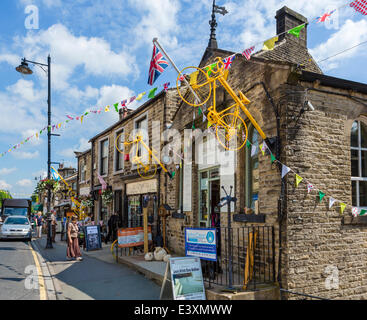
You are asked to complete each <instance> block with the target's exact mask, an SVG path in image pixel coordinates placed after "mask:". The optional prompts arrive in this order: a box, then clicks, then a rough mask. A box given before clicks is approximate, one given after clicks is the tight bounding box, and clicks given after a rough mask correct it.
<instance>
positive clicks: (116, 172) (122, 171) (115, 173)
mask: <svg viewBox="0 0 367 320" xmlns="http://www.w3.org/2000/svg"><path fill="white" fill-rule="evenodd" d="M124 171H125V170H124V169H122V170H119V171H115V172H114V173H113V175H114V176H116V175H118V174H123V173H124Z"/></svg>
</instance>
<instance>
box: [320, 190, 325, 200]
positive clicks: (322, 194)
mask: <svg viewBox="0 0 367 320" xmlns="http://www.w3.org/2000/svg"><path fill="white" fill-rule="evenodd" d="M319 197H320V203H321V202H322V199H323V198H324V197H325V193H323V192H322V191H319Z"/></svg>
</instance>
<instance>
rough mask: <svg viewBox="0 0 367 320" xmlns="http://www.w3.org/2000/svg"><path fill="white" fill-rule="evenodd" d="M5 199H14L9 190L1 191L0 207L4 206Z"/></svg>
mask: <svg viewBox="0 0 367 320" xmlns="http://www.w3.org/2000/svg"><path fill="white" fill-rule="evenodd" d="M4 199H13V197H12V196H11V194H10V192H9V191H7V190H0V206H2V205H3V200H4Z"/></svg>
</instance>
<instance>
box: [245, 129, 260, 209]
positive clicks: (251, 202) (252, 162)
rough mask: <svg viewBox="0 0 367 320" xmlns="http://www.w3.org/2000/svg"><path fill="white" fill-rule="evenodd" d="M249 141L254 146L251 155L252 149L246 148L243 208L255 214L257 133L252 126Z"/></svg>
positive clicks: (257, 185)
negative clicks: (254, 148)
mask: <svg viewBox="0 0 367 320" xmlns="http://www.w3.org/2000/svg"><path fill="white" fill-rule="evenodd" d="M248 132H249V133H248V139H249V141H250V142H251V143H252V144H253V145H254V146H256V152H254V153H253V154H252V155H251V153H252V148H250V149H248V148H246V156H245V159H246V160H245V161H246V163H245V207H246V208H249V209H252V210H253V212H254V213H255V211H256V204H257V202H258V197H259V138H260V136H259V133H258V132H257V130H256V129H255V128H254V126H253V125H250V126H249V131H248Z"/></svg>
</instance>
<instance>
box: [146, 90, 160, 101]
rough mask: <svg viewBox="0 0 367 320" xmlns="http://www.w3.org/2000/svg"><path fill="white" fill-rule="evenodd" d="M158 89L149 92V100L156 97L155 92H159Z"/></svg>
mask: <svg viewBox="0 0 367 320" xmlns="http://www.w3.org/2000/svg"><path fill="white" fill-rule="evenodd" d="M157 89H158V88H154V89H152V90H150V91H149V95H148V98H149V99H152V98H154V97H155V92H156V91H157Z"/></svg>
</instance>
